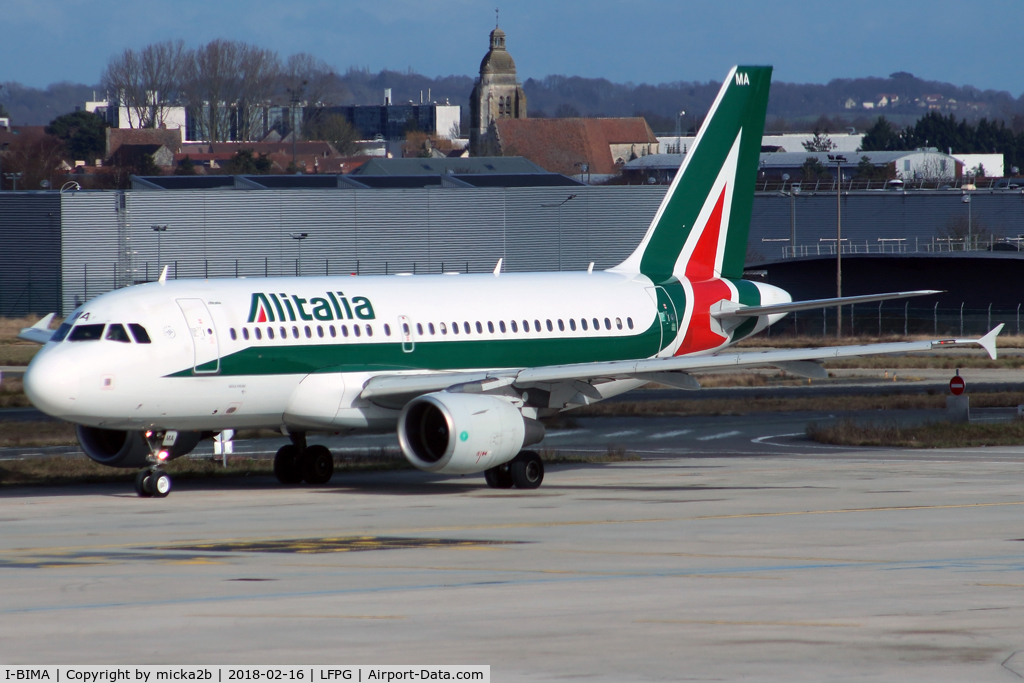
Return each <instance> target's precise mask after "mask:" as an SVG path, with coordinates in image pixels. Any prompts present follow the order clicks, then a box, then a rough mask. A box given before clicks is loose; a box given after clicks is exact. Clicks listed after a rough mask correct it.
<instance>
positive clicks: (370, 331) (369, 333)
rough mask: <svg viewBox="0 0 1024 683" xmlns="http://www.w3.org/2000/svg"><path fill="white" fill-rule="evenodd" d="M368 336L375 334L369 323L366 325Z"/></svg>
mask: <svg viewBox="0 0 1024 683" xmlns="http://www.w3.org/2000/svg"><path fill="white" fill-rule="evenodd" d="M366 336H367V337H372V336H373V328H372V327H370V326H369V325H367V326H366Z"/></svg>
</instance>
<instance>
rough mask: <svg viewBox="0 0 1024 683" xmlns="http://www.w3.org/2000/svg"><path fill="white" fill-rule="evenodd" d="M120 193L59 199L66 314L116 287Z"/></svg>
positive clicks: (74, 194)
mask: <svg viewBox="0 0 1024 683" xmlns="http://www.w3.org/2000/svg"><path fill="white" fill-rule="evenodd" d="M122 197H123V193H120V192H65V193H63V194H61V195H60V214H61V226H60V233H61V238H60V253H61V273H62V274H63V280H64V288H63V308H64V310H63V313H64V314H68V313H70V312H71V311H72V310H74V309H75V307H76V306H78V305H80V304H81V303H83V302H85V301H88V300H89V299H91V298H92V297H94V296H96V295H98V294H102V293H103V292H109V291H110V290H111V289H113V288H114V286H115V279H116V277H117V267H118V202H119V201H121V198H122Z"/></svg>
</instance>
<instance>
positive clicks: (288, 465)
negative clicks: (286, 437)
mask: <svg viewBox="0 0 1024 683" xmlns="http://www.w3.org/2000/svg"><path fill="white" fill-rule="evenodd" d="M274 476H276V477H277V480H278V481H279V482H281V483H282V484H301V483H302V462H301V460H300V459H299V449H298V448H297V447H296V446H294V445H293V444H287V445H285V446H281V448H279V449H278V450H277V454H276V455H275V456H274Z"/></svg>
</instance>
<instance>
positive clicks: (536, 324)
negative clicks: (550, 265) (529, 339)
mask: <svg viewBox="0 0 1024 683" xmlns="http://www.w3.org/2000/svg"><path fill="white" fill-rule="evenodd" d="M533 331H534V332H540V321H539V320H534V321H533Z"/></svg>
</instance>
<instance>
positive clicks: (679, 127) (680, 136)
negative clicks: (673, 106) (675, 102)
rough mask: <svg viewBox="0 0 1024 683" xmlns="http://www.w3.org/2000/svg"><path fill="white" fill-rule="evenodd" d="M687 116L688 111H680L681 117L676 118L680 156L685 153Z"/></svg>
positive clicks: (677, 143) (677, 145)
mask: <svg viewBox="0 0 1024 683" xmlns="http://www.w3.org/2000/svg"><path fill="white" fill-rule="evenodd" d="M684 116H686V110H685V109H680V110H679V116H677V117H676V152H677V153H679V154H682V153H683V117H684Z"/></svg>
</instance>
